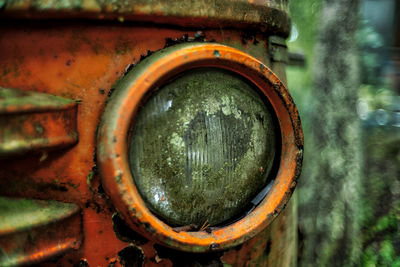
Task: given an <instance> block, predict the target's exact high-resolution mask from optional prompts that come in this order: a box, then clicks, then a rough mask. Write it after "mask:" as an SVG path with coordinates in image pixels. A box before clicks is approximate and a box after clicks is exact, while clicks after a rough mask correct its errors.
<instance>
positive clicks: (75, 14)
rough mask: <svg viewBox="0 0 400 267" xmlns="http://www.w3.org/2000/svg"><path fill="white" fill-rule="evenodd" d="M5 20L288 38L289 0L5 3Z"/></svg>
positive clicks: (2, 7)
mask: <svg viewBox="0 0 400 267" xmlns="http://www.w3.org/2000/svg"><path fill="white" fill-rule="evenodd" d="M0 10H1V11H0V14H2V17H3V18H33V19H34V18H48V19H60V18H61V19H66V18H67V19H68V18H87V19H118V20H119V21H139V22H140V21H142V22H153V23H164V24H165V23H167V24H173V25H178V26H185V27H198V28H201V27H232V28H243V27H254V28H258V29H259V30H260V31H265V32H267V31H268V32H273V33H274V34H277V35H280V36H283V37H287V36H288V34H289V31H290V19H289V16H288V12H287V1H286V0H253V1H251V0H218V1H215V0H197V1H187V0H175V1H169V0H124V1H116V0H60V1H44V0H19V1H17V0H2V1H0Z"/></svg>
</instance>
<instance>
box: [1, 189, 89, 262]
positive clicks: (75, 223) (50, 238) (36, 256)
mask: <svg viewBox="0 0 400 267" xmlns="http://www.w3.org/2000/svg"><path fill="white" fill-rule="evenodd" d="M81 220H82V218H81V215H80V209H79V207H78V206H77V205H74V204H68V203H61V202H56V201H38V200H32V199H13V198H5V197H0V266H4V267H6V266H19V265H22V264H28V263H29V264H33V263H37V262H41V261H43V260H46V259H49V258H51V257H54V256H57V255H60V254H63V253H65V252H67V251H69V250H71V249H78V248H79V246H80V244H81V242H82V229H81Z"/></svg>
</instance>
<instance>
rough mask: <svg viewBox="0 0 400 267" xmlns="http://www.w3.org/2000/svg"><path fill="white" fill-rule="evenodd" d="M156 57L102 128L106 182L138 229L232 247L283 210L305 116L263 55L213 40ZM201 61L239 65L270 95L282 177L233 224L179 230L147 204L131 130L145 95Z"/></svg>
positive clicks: (181, 242)
mask: <svg viewBox="0 0 400 267" xmlns="http://www.w3.org/2000/svg"><path fill="white" fill-rule="evenodd" d="M157 56H158V57H156V59H155V60H151V59H150V58H149V59H148V60H147V61H146V62H143V63H141V64H140V65H138V66H137V67H136V68H138V70H137V71H136V72H134V75H132V79H131V80H129V79H128V80H127V79H125V80H124V82H125V84H126V85H125V86H123V87H122V89H120V90H119V91H116V92H115V93H114V94H115V95H113V97H112V98H111V100H110V102H109V103H108V104H107V107H106V109H105V111H104V116H103V118H102V122H101V124H100V128H99V138H98V142H97V145H98V149H97V159H98V163H99V168H100V171H101V176H102V181H103V185H104V188H105V190H106V192H107V193H108V195H109V196H110V197H111V199H112V201H113V203H114V204H115V206H116V207H117V209H118V210H119V211H120V212H122V214H123V215H124V216H125V219H126V220H127V221H128V222H129V223H130V225H131V226H132V227H134V228H135V229H136V230H137V231H139V232H141V233H142V234H143V235H145V236H146V237H148V238H150V239H154V240H156V242H160V243H162V244H164V245H167V246H171V247H174V248H178V249H181V250H185V251H191V252H204V251H213V250H219V249H226V248H230V247H233V246H236V245H239V244H241V243H243V242H245V241H246V240H248V239H250V238H252V237H254V236H255V235H256V234H258V233H259V232H260V231H261V230H263V229H265V228H266V227H267V226H268V224H269V223H270V222H271V221H272V220H273V219H274V218H275V217H276V216H277V215H278V214H279V212H280V211H281V210H282V208H283V207H284V206H285V205H286V203H287V201H288V200H289V197H290V195H291V194H292V192H293V190H294V187H295V185H296V180H297V178H298V176H299V173H300V168H301V166H300V164H299V162H301V159H302V156H303V150H302V149H303V143H302V140H303V139H302V131H301V125H300V119H299V115H298V112H297V109H296V107H295V105H294V103H293V101H292V99H291V97H290V94H289V93H288V91H287V90H286V88H285V86H284V84H283V83H282V82H281V81H280V80H279V79H278V78H277V77H276V75H275V74H274V73H272V71H271V70H270V69H269V68H268V67H267V66H265V65H264V64H263V63H261V62H260V61H258V60H256V59H255V58H253V57H251V56H249V55H248V54H246V53H243V52H241V51H239V50H237V49H234V48H231V47H227V46H223V45H219V44H211V43H192V44H185V45H180V46H175V47H171V48H167V49H164V50H163V54H158V55H157ZM199 67H215V68H222V69H227V70H230V71H233V72H235V73H237V74H239V75H241V76H243V77H246V78H247V79H248V80H249V81H250V82H252V83H253V84H254V85H255V86H256V88H258V89H259V90H260V91H261V92H262V93H264V94H265V95H266V96H267V97H268V99H269V100H270V102H271V104H272V106H273V109H274V111H275V113H276V116H277V118H278V121H279V127H280V131H281V140H282V147H281V158H280V166H279V170H278V173H277V177H276V178H275V181H274V183H273V185H272V188H271V190H270V192H269V193H268V194H267V196H266V197H265V199H264V200H263V201H262V202H261V204H260V205H259V206H258V207H257V208H256V209H255V210H254V211H253V212H251V213H250V214H248V215H247V216H246V217H244V218H243V219H241V220H239V221H238V222H235V223H233V224H231V225H228V226H225V227H222V228H219V229H215V230H214V231H212V233H207V232H206V231H197V232H185V231H180V232H177V231H175V230H174V229H173V228H172V227H170V226H168V225H167V224H165V223H164V222H162V221H161V220H159V219H158V218H157V217H156V216H155V215H153V214H152V213H151V212H150V211H149V209H148V208H147V207H146V205H145V203H144V201H143V200H142V198H141V196H140V194H139V192H138V190H137V188H136V187H135V184H134V182H133V177H132V174H131V171H130V166H129V159H128V147H129V144H128V134H129V129H130V126H131V122H132V120H134V117H135V114H136V112H137V110H138V108H139V106H140V104H141V103H142V100H143V98H144V97H145V95H146V94H147V93H148V92H149V91H150V90H152V89H153V88H157V87H159V86H160V85H162V84H163V83H164V82H166V81H167V80H169V79H170V78H171V77H174V76H175V75H177V74H178V73H181V72H184V71H186V70H189V69H193V68H199ZM134 71H135V70H134Z"/></svg>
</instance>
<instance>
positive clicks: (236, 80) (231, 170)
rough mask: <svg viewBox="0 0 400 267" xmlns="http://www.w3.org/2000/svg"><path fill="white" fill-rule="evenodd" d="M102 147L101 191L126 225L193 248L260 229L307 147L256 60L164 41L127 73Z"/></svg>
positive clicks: (281, 91)
mask: <svg viewBox="0 0 400 267" xmlns="http://www.w3.org/2000/svg"><path fill="white" fill-rule="evenodd" d="M97 146H98V147H97V159H98V166H99V170H100V172H101V178H102V184H103V187H104V190H105V191H106V193H107V194H108V195H109V196H110V198H111V200H112V202H113V204H114V205H115V207H116V208H117V209H118V211H119V212H120V213H121V215H122V216H123V217H124V219H125V220H126V221H127V223H128V224H129V225H130V226H131V227H132V228H133V229H134V230H135V231H137V232H139V233H141V234H143V235H144V236H146V237H147V238H149V239H152V240H153V241H155V242H158V243H161V244H163V245H167V246H169V247H173V248H176V249H180V250H185V251H193V252H201V251H209V250H215V249H226V248H229V247H232V246H235V245H238V244H241V243H243V242H244V241H246V240H248V239H250V238H252V237H254V236H255V235H256V234H257V233H259V232H260V231H261V230H263V229H265V227H266V226H267V225H268V224H269V223H270V222H271V221H272V220H273V219H274V218H275V217H276V216H277V215H278V214H279V212H280V211H281V210H282V209H283V207H284V206H285V204H286V203H287V201H288V200H289V197H290V195H291V193H292V191H293V190H294V187H295V185H296V179H297V178H298V176H299V175H300V170H301V160H302V155H303V153H302V151H303V150H302V149H303V137H302V130H301V125H300V119H299V116H298V113H297V109H296V106H295V105H294V103H293V101H292V99H291V97H290V94H289V92H288V91H287V90H286V88H285V86H284V85H283V83H282V82H281V81H280V80H279V78H278V77H276V76H275V74H273V73H272V71H271V70H270V69H269V68H268V67H266V66H265V65H263V64H262V63H261V62H260V61H258V60H257V59H255V58H253V57H251V56H249V55H248V54H246V53H243V52H241V51H239V50H237V49H234V48H231V47H227V46H223V45H219V44H215V43H212V44H210V43H186V44H180V45H176V46H173V47H169V48H165V49H163V50H161V51H159V52H156V53H154V54H152V55H151V56H149V57H147V58H146V59H144V60H143V61H142V62H140V63H139V64H138V65H137V66H135V67H134V68H133V69H132V70H131V71H130V72H129V73H127V74H126V75H125V76H123V77H122V78H121V79H120V80H119V81H118V82H117V84H116V85H115V91H114V93H113V94H112V96H111V98H110V99H109V101H108V103H107V106H106V109H105V111H104V115H103V117H102V120H101V123H100V125H99V131H98V139H97ZM247 205H249V206H251V207H250V208H249V207H247ZM254 206H256V207H254ZM188 224H189V225H190V226H191V227H189V228H187V227H186V228H185V227H179V228H178V229H177V228H175V227H176V226H182V225H184V226H186V225H188ZM193 225H197V227H192V226H193ZM202 225H204V226H206V225H213V226H214V227H212V228H208V229H206V227H200V226H202ZM182 229H190V230H191V231H184V230H182ZM204 229H206V230H207V231H204Z"/></svg>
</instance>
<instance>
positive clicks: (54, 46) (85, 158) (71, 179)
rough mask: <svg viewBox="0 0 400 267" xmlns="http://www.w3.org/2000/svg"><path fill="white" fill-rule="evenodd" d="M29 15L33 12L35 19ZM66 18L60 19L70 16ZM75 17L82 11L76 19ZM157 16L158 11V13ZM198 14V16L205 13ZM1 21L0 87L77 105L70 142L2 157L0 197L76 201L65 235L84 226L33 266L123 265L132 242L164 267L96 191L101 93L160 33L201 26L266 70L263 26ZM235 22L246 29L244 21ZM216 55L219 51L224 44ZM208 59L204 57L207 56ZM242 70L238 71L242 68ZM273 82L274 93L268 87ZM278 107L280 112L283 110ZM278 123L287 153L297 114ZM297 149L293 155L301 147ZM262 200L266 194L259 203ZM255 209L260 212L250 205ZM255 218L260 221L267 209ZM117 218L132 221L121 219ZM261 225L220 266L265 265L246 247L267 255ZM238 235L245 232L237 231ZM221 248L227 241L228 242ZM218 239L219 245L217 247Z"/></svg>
mask: <svg viewBox="0 0 400 267" xmlns="http://www.w3.org/2000/svg"><path fill="white" fill-rule="evenodd" d="M20 2H21V1H20ZM255 2H258V1H255ZM21 3H22V2H21ZM7 14H11V13H7ZM7 14H4V16H3V17H9V18H10V17H13V18H16V17H18V18H19V15H16V14H13V15H12V16H11V15H7ZM54 14H55V13H54ZM119 14H120V13H116V14H113V16H114V15H115V16H116V17H117V16H119ZM2 15H3V14H2ZM28 16H29V15H28ZM37 16H38V17H41V16H42V15H40V14H39V15H37ZM43 17H46V15H43ZM64 17H68V15H65V16H64ZM72 17H73V16H72ZM81 17H85V16H83V15H82V16H81ZM133 17H134V16H133ZM133 17H132V16H131V19H132V20H134V19H133ZM156 17H157V16H156ZM160 17H161V16H158V18H160ZM69 18H71V16H69ZM198 19H199V20H200V19H201V20H203V21H204V20H206V19H207V18H198ZM166 20H168V19H167V18H165V20H164V21H166ZM183 20H184V18H183V19H182V18H180V19H179V21H183ZM193 21H195V20H193ZM1 22H2V23H0V62H1V64H0V86H2V87H6V88H17V89H21V90H23V91H33V92H41V93H47V94H51V95H57V96H61V97H64V98H68V99H71V100H75V101H76V102H78V104H77V106H78V108H77V111H76V112H77V113H76V119H77V128H76V130H77V132H78V133H79V142H78V143H77V144H76V145H74V146H72V147H59V149H58V150H54V151H48V152H46V153H42V152H39V153H35V151H33V152H34V153H31V154H24V155H22V156H20V157H18V158H5V159H2V160H1V161H0V196H10V197H23V198H34V199H44V200H56V201H60V202H68V203H75V204H76V205H78V206H79V207H80V209H81V210H82V216H81V218H79V220H81V225H80V224H78V223H76V224H73V225H72V226H70V227H72V228H65V231H68V232H69V233H71V234H73V235H76V234H74V233H78V231H77V229H82V232H83V233H84V239H83V243H82V244H81V246H80V247H79V248H77V247H75V248H76V250H72V251H69V252H68V253H67V254H65V255H64V256H60V258H57V259H56V261H48V262H44V263H41V266H72V265H75V264H77V265H78V266H79V264H81V266H85V264H88V265H89V266H108V265H109V264H111V265H110V266H112V265H113V264H114V266H119V265H121V264H122V262H123V261H122V258H121V257H120V256H119V252H121V251H122V250H123V249H124V248H126V247H128V246H130V244H134V247H137V248H140V250H141V251H142V253H143V255H144V260H143V265H144V266H171V265H172V260H171V259H167V257H166V256H165V255H161V253H159V251H158V249H157V247H155V243H156V242H157V240H155V239H154V237H152V239H150V240H145V241H144V243H143V242H142V243H140V242H138V241H137V240H136V238H134V237H130V236H128V237H127V238H122V239H120V238H119V237H118V236H117V235H116V233H115V228H116V225H115V223H114V225H113V220H112V216H113V214H115V212H116V209H115V207H114V205H113V203H112V202H111V201H110V200H109V199H108V197H107V195H106V194H105V193H104V187H106V186H105V185H102V182H101V180H100V177H99V173H98V171H97V168H98V166H97V162H96V159H95V156H94V155H95V154H96V131H97V127H98V124H99V122H100V117H101V114H103V111H104V108H105V105H106V102H107V101H109V97H108V94H109V93H110V91H112V90H111V89H112V86H113V84H114V83H115V82H116V81H117V79H118V78H119V77H121V76H122V75H123V74H124V73H125V71H126V69H127V68H128V66H130V64H132V63H135V64H136V63H138V62H139V61H140V60H141V57H142V56H145V55H147V54H148V51H158V50H161V49H163V48H164V47H165V45H166V39H168V40H177V42H182V41H187V39H188V38H186V37H185V36H189V39H191V38H192V39H193V38H194V37H195V35H197V34H198V31H199V30H201V31H202V33H201V35H202V36H204V37H203V39H204V38H205V39H207V40H215V41H216V42H218V43H223V44H226V45H229V46H233V47H236V48H238V49H240V50H241V51H242V52H243V54H244V53H247V54H250V55H251V56H252V57H254V58H256V59H257V60H258V61H252V62H262V63H263V64H264V65H266V66H272V63H271V62H270V54H269V52H268V50H267V49H268V41H267V38H268V35H269V34H270V32H268V31H265V32H263V33H262V32H258V31H256V32H251V33H250V34H249V32H246V31H241V30H237V29H232V28H225V29H220V28H219V27H218V26H217V25H216V24H213V25H214V26H215V27H213V28H201V29H199V28H177V27H175V26H167V25H153V24H150V25H143V24H140V23H135V22H124V23H120V22H112V21H96V22H92V21H82V20H81V21H72V20H70V21H53V20H48V21H44V22H41V21H35V20H29V21H24V20H19V19H18V20H17V19H15V20H14V19H7V20H5V19H2V20H1ZM171 23H172V22H171ZM255 23H256V22H255ZM185 25H191V24H190V23H189V24H185ZM204 25H206V24H204ZM254 25H255V26H257V25H256V24H254ZM241 27H246V24H243V25H242V26H241ZM182 36H183V37H182ZM221 51H222V52H223V50H221ZM222 52H221V53H222ZM222 54H223V53H222ZM212 56H213V55H210V57H212ZM225 56H226V54H224V55H223V57H225ZM243 64H248V67H250V68H253V69H257V66H256V65H254V66H251V64H249V62H247V63H246V62H243ZM259 66H260V65H259ZM239 68H240V67H239ZM242 68H243V67H242ZM259 71H260V70H257V71H255V72H259ZM242 72H243V73H246V71H242ZM263 73H264V76H263V75H261V76H257V75H254V77H253V78H252V79H253V80H252V81H253V82H254V83H258V84H264V83H266V82H267V81H266V80H265V78H266V77H268V78H270V79H271V80H272V81H273V82H272V83H271V84H270V87H268V88H272V89H273V90H271V91H270V93H269V94H271V96H270V97H272V98H274V100H273V101H275V100H277V101H278V102H279V101H280V103H282V104H281V105H282V106H286V107H287V110H289V111H290V110H291V112H292V113H293V112H294V110H295V107H294V105H293V103H292V102H291V99H290V97H289V96H288V94H286V95H283V94H278V93H277V92H279V90H281V89H282V88H283V86H282V85H281V84H280V83H278V80H276V79H274V78H273V77H274V75H273V74H269V72H268V70H267V69H266V68H265V69H264V71H263ZM248 75H250V74H248ZM280 75H282V74H280ZM250 76H251V75H250ZM249 79H250V78H249ZM275 88H276V90H277V91H275ZM273 92H276V93H273ZM283 92H285V91H283ZM274 94H275V96H274ZM280 96H281V97H282V98H280ZM271 102H272V100H271ZM285 109H286V108H282V110H285ZM286 119H287V120H285V122H283V124H285V125H290V124H292V123H293V125H295V126H296V127H293V125H292V126H290V127H289V128H287V129H288V131H289V129H295V132H294V133H292V137H293V136H297V137H299V139H300V141H298V140H297V139H296V140H295V139H291V141H290V142H289V143H288V144H287V149H286V150H285V151H286V152H287V153H289V152H290V149H295V148H296V147H297V148H301V145H302V141H301V130H300V129H299V128H297V127H298V126H299V122H298V118H297V117H296V116H292V120H291V119H290V116H289V115H287V116H286ZM17 126H18V125H17ZM21 127H23V126H21ZM281 127H282V126H281ZM297 148H296V149H297ZM297 151H298V152H299V153H300V150H297ZM295 158H296V155H293V159H295ZM300 158H301V157H300V156H298V157H297V163H296V164H294V163H293V164H292V165H291V166H289V167H290V168H289V169H288V171H287V172H289V173H293V172H295V173H297V174H298V172H299V171H300V168H299V164H300V163H301V160H300ZM292 162H294V161H292ZM283 167H284V166H283ZM285 172H286V171H285V170H282V173H283V174H284V173H285ZM281 175H282V174H281ZM276 185H277V186H276V188H275V189H274V190H273V191H272V192H275V193H274V194H276V195H278V196H280V198H281V200H282V199H283V200H285V199H287V198H289V196H290V193H291V189H292V186H294V181H291V183H287V182H282V183H281V182H279V184H276ZM281 187H287V190H281V189H280V188H281ZM268 198H270V197H268ZM266 201H267V200H264V202H265V203H266ZM265 203H264V204H265ZM278 203H281V204H280V205H278V206H277V207H276V209H275V208H272V206H273V205H275V204H278ZM283 203H285V201H283V202H279V201H278V200H271V203H270V204H265V205H267V206H268V205H271V206H270V211H271V213H270V214H271V215H270V219H268V221H271V220H272V217H274V216H275V215H274V214H277V213H278V212H279V211H280V210H281V209H282V208H283V205H284V204H283ZM264 204H263V205H264ZM259 208H260V207H259ZM259 208H258V209H259ZM287 210H288V209H286V211H285V210H284V211H283V212H282V214H281V215H280V216H278V218H277V219H276V220H275V221H274V222H273V223H272V226H273V225H275V224H276V223H277V222H279V223H280V224H278V225H282V224H285V223H283V222H282V220H284V218H286V212H287ZM255 212H259V211H257V210H256V211H255ZM255 214H256V213H255ZM259 214H261V212H259ZM252 216H254V215H252ZM263 216H265V217H267V214H264V215H263ZM125 217H126V216H125ZM250 218H254V217H250ZM250 218H249V219H250ZM282 218H283V219H282ZM125 219H127V220H128V221H130V219H129V218H128V217H127V218H125ZM243 223H244V222H241V223H240V224H241V225H242V224H243ZM238 226H240V225H238ZM259 227H260V228H263V227H264V225H263V224H261V225H260V226H259ZM138 228H141V227H138ZM242 229H243V228H242ZM269 229H271V226H270V227H268V228H267V229H266V230H264V231H263V232H261V233H260V234H258V235H256V236H255V237H254V238H253V239H251V240H249V241H247V242H245V243H244V244H243V246H242V247H240V246H239V247H236V248H234V249H232V250H229V251H228V252H226V253H225V254H224V256H222V254H215V256H216V257H217V258H218V259H219V258H221V257H222V258H221V260H222V261H225V259H226V262H227V263H230V264H232V265H234V266H252V265H253V266H260V265H261V266H262V265H264V264H265V261H264V260H263V258H262V257H261V256H260V257H259V258H257V259H259V260H256V258H253V259H250V258H249V257H252V256H251V255H253V254H252V252H251V251H252V249H256V248H255V247H252V244H259V246H257V248H258V249H259V251H260V252H259V253H260V255H261V254H262V252H261V251H265V248H266V246H267V243H266V242H265V237H266V236H270V235H269V234H268V231H270V230H269ZM256 231H258V229H256ZM241 232H242V234H243V233H244V232H245V231H241ZM219 233H221V232H219ZM181 234H184V233H181ZM228 234H229V233H226V234H225V236H224V235H222V238H225V240H227V238H228V236H227V235H228ZM244 234H245V233H244ZM254 234H255V232H252V233H251V234H250V235H249V236H246V237H245V239H247V238H249V237H250V236H252V235H254ZM285 234H286V232H284V231H282V232H281V233H280V235H278V236H275V237H274V238H273V240H271V242H272V248H274V247H275V246H274V244H276V242H277V240H278V239H279V240H283V238H282V236H284V235H285ZM200 235H201V233H200ZM229 235H230V234H229ZM235 242H240V240H239V239H236V241H235ZM221 244H222V243H221ZM224 244H226V246H230V245H229V242H228V243H224ZM224 244H222V245H221V246H225V245H224ZM232 244H233V243H231V245H232ZM42 245H43V246H42V247H46V246H47V247H48V250H49V251H50V250H51V248H52V245H51V244H50V243H48V244H46V242H44V243H42ZM272 251H274V252H273V253H272V252H271V256H270V257H283V256H281V255H284V254H285V252H284V248H283V249H282V246H280V247H279V248H276V250H274V249H272ZM221 253H222V252H221ZM272 254H273V255H272ZM189 255H190V256H189V257H192V254H189ZM213 255H214V254H213ZM27 262H28V263H29V262H30V263H32V264H33V263H36V262H37V261H35V260H34V258H30V259H28V260H27Z"/></svg>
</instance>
